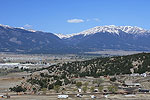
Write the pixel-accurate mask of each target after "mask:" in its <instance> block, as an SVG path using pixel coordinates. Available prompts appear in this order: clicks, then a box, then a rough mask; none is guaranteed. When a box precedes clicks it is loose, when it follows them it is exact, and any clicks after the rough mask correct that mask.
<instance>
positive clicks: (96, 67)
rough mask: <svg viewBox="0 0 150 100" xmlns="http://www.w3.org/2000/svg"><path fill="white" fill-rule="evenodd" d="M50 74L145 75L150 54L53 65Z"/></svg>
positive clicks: (82, 75) (72, 75) (149, 66)
mask: <svg viewBox="0 0 150 100" xmlns="http://www.w3.org/2000/svg"><path fill="white" fill-rule="evenodd" d="M48 70H49V73H51V74H53V75H58V76H61V75H62V76H71V77H78V76H80V77H84V76H94V77H99V76H100V75H115V74H116V75H118V74H131V73H140V74H141V73H144V72H147V71H150V53H140V54H134V55H128V56H117V57H105V58H96V59H92V60H88V61H76V62H71V63H64V64H58V65H53V66H51V67H49V68H48Z"/></svg>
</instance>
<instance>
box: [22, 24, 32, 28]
mask: <svg viewBox="0 0 150 100" xmlns="http://www.w3.org/2000/svg"><path fill="white" fill-rule="evenodd" d="M24 27H25V28H31V27H32V25H29V24H26V25H24Z"/></svg>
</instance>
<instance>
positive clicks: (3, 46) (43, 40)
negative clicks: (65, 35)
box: [0, 25, 65, 53]
mask: <svg viewBox="0 0 150 100" xmlns="http://www.w3.org/2000/svg"><path fill="white" fill-rule="evenodd" d="M60 48H65V44H64V43H63V42H62V40H61V39H59V38H58V37H57V36H55V35H54V34H52V33H47V32H41V31H34V30H27V29H24V28H15V27H10V26H7V25H0V52H19V53H56V51H61V49H60Z"/></svg>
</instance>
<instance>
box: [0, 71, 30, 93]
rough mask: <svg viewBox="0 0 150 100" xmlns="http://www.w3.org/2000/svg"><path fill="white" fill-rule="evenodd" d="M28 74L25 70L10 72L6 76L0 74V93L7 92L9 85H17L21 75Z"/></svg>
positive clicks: (20, 80)
mask: <svg viewBox="0 0 150 100" xmlns="http://www.w3.org/2000/svg"><path fill="white" fill-rule="evenodd" d="M26 75H28V73H26V72H19V73H11V74H8V75H6V76H0V93H4V92H7V90H8V89H9V88H10V87H13V86H16V85H19V84H20V83H21V82H22V80H23V78H22V77H23V76H26Z"/></svg>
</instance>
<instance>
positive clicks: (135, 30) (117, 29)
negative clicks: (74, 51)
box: [55, 25, 149, 39]
mask: <svg viewBox="0 0 150 100" xmlns="http://www.w3.org/2000/svg"><path fill="white" fill-rule="evenodd" d="M105 32H108V33H113V34H118V35H119V33H121V32H125V33H128V34H144V33H148V32H149V31H148V30H145V29H143V28H140V27H136V26H115V25H106V26H96V27H94V28H91V29H88V30H85V31H82V32H80V33H73V34H67V35H64V34H55V35H57V36H58V37H59V38H61V39H62V38H70V37H73V36H77V35H84V36H87V35H92V34H95V33H105Z"/></svg>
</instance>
